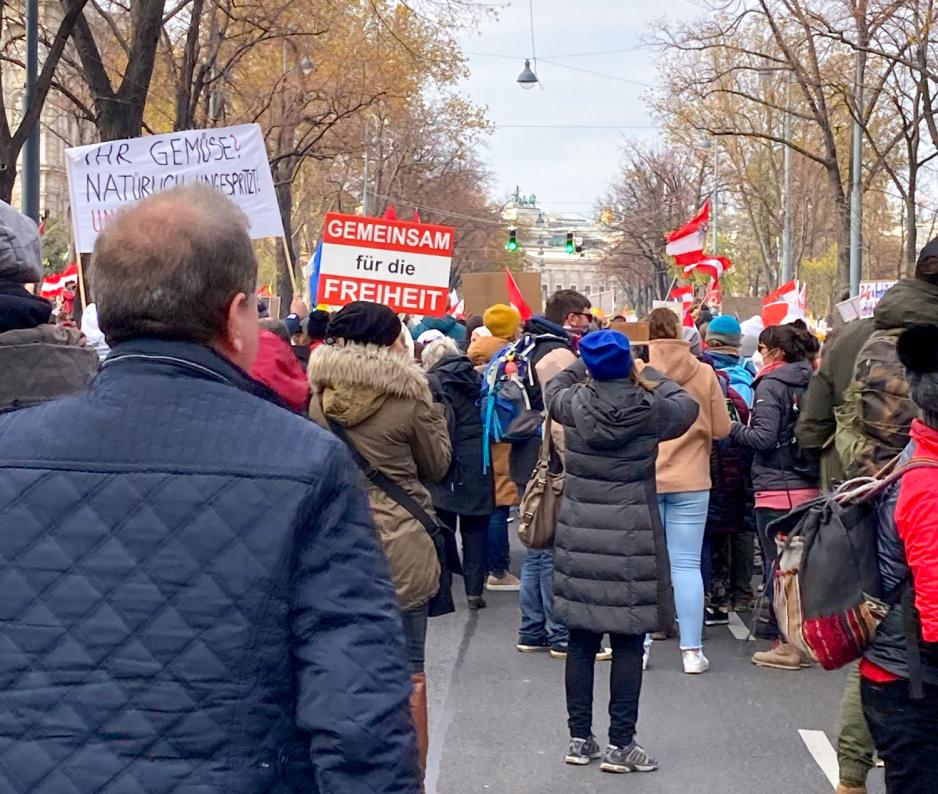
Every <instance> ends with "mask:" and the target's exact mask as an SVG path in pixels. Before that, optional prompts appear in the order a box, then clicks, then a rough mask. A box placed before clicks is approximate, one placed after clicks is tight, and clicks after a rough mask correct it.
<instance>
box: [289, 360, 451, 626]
mask: <svg viewBox="0 0 938 794" xmlns="http://www.w3.org/2000/svg"><path fill="white" fill-rule="evenodd" d="M308 372H309V381H310V385H311V386H312V388H313V395H312V399H311V400H310V406H309V414H310V416H311V417H312V419H313V420H314V421H315V422H317V423H318V424H320V425H322V426H323V427H326V428H328V426H329V422H328V420H332V421H335V422H336V423H338V424H339V425H341V426H342V427H344V428H345V431H346V433H347V435H348V438H349V440H350V441H351V442H352V443H353V444H354V445H355V447H356V448H357V449H358V451H359V452H360V453H361V455H362V456H363V457H364V458H365V459H366V460H367V461H368V462H369V463H370V464H371V465H372V466H374V467H375V468H376V469H378V470H380V471H382V472H383V473H384V474H386V475H387V476H388V477H390V478H391V479H392V480H394V481H395V482H396V483H398V484H399V485H400V486H401V487H402V488H404V490H406V491H407V493H408V494H409V495H410V496H411V497H412V498H413V499H414V500H415V501H417V503H418V504H419V505H420V506H421V507H422V508H423V509H424V510H426V511H427V512H428V513H430V514H431V515H432V513H433V504H432V502H431V500H430V494H429V493H428V492H427V489H426V488H424V486H423V485H421V482H420V481H421V480H434V481H436V480H440V479H442V478H443V476H444V475H445V474H446V471H447V469H448V468H449V463H450V455H451V450H450V440H449V433H448V431H447V427H446V419H445V417H444V414H443V409H442V407H441V406H439V405H434V404H433V403H432V400H431V397H430V387H429V385H428V384H427V379H426V375H425V374H424V372H423V371H422V370H421V369H420V367H419V366H417V364H415V363H413V362H412V361H411V360H410V359H409V358H408V357H407V356H406V355H402V354H401V353H396V352H394V351H392V350H391V349H390V348H384V347H380V348H379V347H375V346H374V345H360V344H348V345H346V346H345V347H337V346H332V345H322V346H320V347H318V348H316V350H314V351H313V353H312V355H311V356H310V359H309V370H308ZM369 498H370V500H371V509H372V513H373V515H374V520H375V525H376V527H377V529H378V534H379V536H380V537H381V542H382V544H383V546H384V552H385V554H386V555H387V558H388V561H389V562H390V564H391V577H392V578H393V580H394V584H395V586H396V587H397V594H398V598H399V599H400V602H401V607H402V608H403V609H413V608H415V607H419V606H421V605H423V604H425V603H426V602H427V601H429V600H430V598H431V597H432V596H433V595H434V594H435V593H436V592H437V590H438V589H439V577H440V567H439V563H438V561H437V557H436V550H435V549H434V546H433V541H432V540H431V539H430V536H429V535H428V534H427V531H426V529H425V528H424V526H423V524H421V523H420V522H419V521H417V520H416V519H415V518H414V517H413V516H411V514H410V513H408V512H407V511H406V510H405V509H404V508H403V507H401V506H400V505H399V504H397V502H395V501H394V500H393V499H391V498H390V497H389V496H388V495H387V494H385V493H384V492H383V491H381V490H380V489H378V488H376V487H374V486H371V487H370V488H369Z"/></svg>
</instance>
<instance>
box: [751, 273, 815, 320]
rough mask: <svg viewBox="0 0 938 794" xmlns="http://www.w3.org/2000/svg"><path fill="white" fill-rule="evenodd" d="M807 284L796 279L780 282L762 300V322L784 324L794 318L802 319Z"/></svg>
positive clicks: (805, 303)
mask: <svg viewBox="0 0 938 794" xmlns="http://www.w3.org/2000/svg"><path fill="white" fill-rule="evenodd" d="M807 298H808V285H807V284H803V283H802V282H800V281H798V280H797V279H795V280H793V281H789V282H788V283H787V284H782V286H781V287H779V288H778V289H777V290H775V291H774V292H770V293H769V294H768V295H766V296H765V298H763V300H762V324H763V325H764V326H765V327H766V328H768V327H769V326H770V325H784V324H785V323H790V322H793V321H795V320H804V319H805V311H806V308H807Z"/></svg>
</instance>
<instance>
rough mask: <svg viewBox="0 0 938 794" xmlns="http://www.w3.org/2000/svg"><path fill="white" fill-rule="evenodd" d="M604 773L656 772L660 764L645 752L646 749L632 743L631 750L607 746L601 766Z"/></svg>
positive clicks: (611, 745)
mask: <svg viewBox="0 0 938 794" xmlns="http://www.w3.org/2000/svg"><path fill="white" fill-rule="evenodd" d="M599 768H600V769H602V771H603V772H615V773H617V774H622V773H623V772H654V771H655V770H656V769H657V768H658V762H657V761H656V760H655V759H654V758H652V757H651V756H649V755H648V753H646V752H645V750H644V748H642V747H641V746H640V745H638V744H635V742H632V746H631V748H625V747H616V746H615V745H613V744H610V745H607V746H606V752H605V753H603V762H602V764H600V766H599Z"/></svg>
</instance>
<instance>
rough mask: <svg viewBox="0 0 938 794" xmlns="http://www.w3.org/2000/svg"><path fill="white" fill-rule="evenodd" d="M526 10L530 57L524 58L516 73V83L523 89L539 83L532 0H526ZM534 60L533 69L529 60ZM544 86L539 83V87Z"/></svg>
mask: <svg viewBox="0 0 938 794" xmlns="http://www.w3.org/2000/svg"><path fill="white" fill-rule="evenodd" d="M528 12H529V15H530V20H531V58H525V59H524V69H522V70H521V74H519V75H518V85H520V86H521V87H522V88H524V89H528V90H530V89H532V88H534V86H536V85H539V84H540V80H538V79H537V74H536V73H535V71H534V70H535V69H537V51H536V50H535V49H534V0H528ZM532 60H533V61H534V69H532V68H531V61H532ZM543 87H544V86H543V85H541V88H543Z"/></svg>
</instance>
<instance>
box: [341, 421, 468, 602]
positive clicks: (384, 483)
mask: <svg viewBox="0 0 938 794" xmlns="http://www.w3.org/2000/svg"><path fill="white" fill-rule="evenodd" d="M327 421H328V422H329V427H330V428H331V430H332V432H333V433H334V434H335V436H336V437H337V438H338V439H339V440H340V441H342V443H343V444H345V446H346V447H348V450H349V452H351V453H352V458H353V459H354V460H355V463H356V464H357V465H358V468H359V469H361V471H362V474H364V475H365V479H366V480H368V482H370V483H371V484H372V485H374V486H375V487H377V488H380V489H381V490H382V491H384V493H385V494H387V495H388V496H389V497H390V498H391V499H393V500H394V501H395V502H397V503H398V504H399V505H400V506H401V507H403V508H404V509H405V510H406V511H407V512H408V513H410V514H411V515H412V516H413V517H414V518H415V519H416V520H417V521H419V522H420V523H421V524H422V525H423V528H424V529H425V530H426V531H427V534H428V535H429V536H430V539H431V540H432V541H433V547H434V548H435V549H436V556H437V559H438V560H439V562H440V589H439V590H438V591H437V593H436V595H435V596H433V598H431V599H430V601H429V603H428V604H427V614H428V615H429V616H430V617H431V618H435V617H439V616H440V615H448V614H450V613H451V612H455V611H456V605H455V604H454V603H453V594H452V586H453V574H458V575H459V576H462V574H463V571H462V564H461V563H460V561H459V549H458V547H457V546H456V534H455V533H454V532H453V530H451V529H450V528H449V527H448V526H446V524H444V523H443V522H441V521H437V520H436V519H434V518H433V517H431V516H430V514H429V513H427V511H426V510H424V509H423V508H422V507H421V506H420V505H419V504H417V502H416V501H415V500H414V499H413V497H411V495H410V494H409V493H407V491H405V490H404V489H403V488H402V487H401V486H400V485H398V484H397V483H396V482H394V480H392V479H391V478H390V477H388V475H386V474H385V473H384V472H382V471H380V470H379V469H376V468H375V467H374V466H372V465H371V464H370V463H369V462H368V461H367V460H366V459H365V456H364V455H362V454H361V452H359V451H358V448H357V447H356V446H355V445H354V444H353V443H352V441H351V439H350V438H349V437H348V434H347V433H346V432H345V428H344V427H342V426H341V425H340V424H338V423H337V422H333V421H332V420H331V419H329V420H327Z"/></svg>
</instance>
